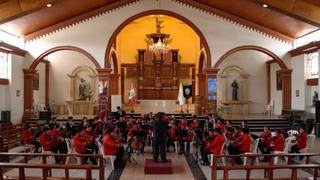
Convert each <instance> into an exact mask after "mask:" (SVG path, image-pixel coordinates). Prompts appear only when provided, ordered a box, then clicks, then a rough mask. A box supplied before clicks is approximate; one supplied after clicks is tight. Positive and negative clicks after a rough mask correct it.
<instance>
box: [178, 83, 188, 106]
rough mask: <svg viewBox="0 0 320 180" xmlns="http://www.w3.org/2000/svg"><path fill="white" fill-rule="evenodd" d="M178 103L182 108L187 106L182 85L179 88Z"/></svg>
mask: <svg viewBox="0 0 320 180" xmlns="http://www.w3.org/2000/svg"><path fill="white" fill-rule="evenodd" d="M178 101H179V104H180V106H182V105H184V104H185V101H186V99H185V98H184V96H183V87H182V83H180V87H179V93H178Z"/></svg>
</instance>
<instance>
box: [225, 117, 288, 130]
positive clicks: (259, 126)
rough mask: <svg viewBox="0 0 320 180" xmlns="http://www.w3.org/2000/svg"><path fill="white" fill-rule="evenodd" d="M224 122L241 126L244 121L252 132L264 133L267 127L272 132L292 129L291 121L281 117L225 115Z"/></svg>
mask: <svg viewBox="0 0 320 180" xmlns="http://www.w3.org/2000/svg"><path fill="white" fill-rule="evenodd" d="M222 118H223V119H224V120H229V121H231V123H232V124H233V126H239V125H240V124H241V122H242V121H247V124H248V126H249V128H250V131H262V130H263V127H265V126H267V127H269V128H270V129H271V130H275V129H283V130H287V129H290V123H289V120H288V119H287V118H285V117H283V116H281V115H266V114H247V115H223V116H222Z"/></svg>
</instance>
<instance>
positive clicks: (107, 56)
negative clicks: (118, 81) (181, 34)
mask: <svg viewBox="0 0 320 180" xmlns="http://www.w3.org/2000/svg"><path fill="white" fill-rule="evenodd" d="M151 14H163V15H167V16H171V17H174V18H177V19H179V20H180V21H183V22H184V23H186V24H187V25H188V26H190V27H191V28H192V29H193V30H194V31H195V33H196V34H197V35H198V36H199V38H200V42H201V44H202V45H203V48H204V49H205V52H206V55H207V58H206V60H207V62H206V64H207V67H211V53H210V49H209V45H208V43H207V41H206V39H205V37H204V35H203V34H202V32H201V31H200V30H199V28H198V27H197V26H196V25H194V24H193V22H191V21H190V20H189V19H187V18H185V17H184V16H182V15H179V14H177V13H175V12H172V11H168V10H162V9H156V10H150V11H144V12H141V13H138V14H136V15H134V16H132V17H130V18H128V19H127V20H125V21H124V22H123V23H122V24H120V26H118V28H117V29H116V30H115V31H114V32H113V34H112V36H111V37H110V39H109V42H108V45H107V49H106V51H105V61H104V62H105V63H104V66H105V68H110V60H111V58H110V57H111V56H110V55H111V49H112V46H113V44H114V42H115V41H116V38H117V36H118V34H119V33H120V32H121V30H122V29H123V28H124V27H125V26H126V25H128V24H129V23H130V22H132V21H134V20H136V19H138V18H140V17H144V16H148V15H151Z"/></svg>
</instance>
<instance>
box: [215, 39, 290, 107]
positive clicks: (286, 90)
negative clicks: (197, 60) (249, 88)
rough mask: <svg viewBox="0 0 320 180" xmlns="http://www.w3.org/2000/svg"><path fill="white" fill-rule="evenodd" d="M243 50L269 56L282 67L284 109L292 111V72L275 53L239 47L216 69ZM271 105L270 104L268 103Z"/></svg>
mask: <svg viewBox="0 0 320 180" xmlns="http://www.w3.org/2000/svg"><path fill="white" fill-rule="evenodd" d="M242 50H256V51H259V52H261V53H264V54H267V55H269V56H270V57H272V59H273V60H275V62H276V63H277V64H278V65H279V66H280V68H281V70H280V71H279V72H280V74H281V75H280V76H281V80H282V108H283V109H290V108H291V73H292V70H291V69H288V67H287V65H286V64H285V63H284V62H283V61H282V60H281V59H280V58H279V57H278V56H277V55H275V54H274V53H273V52H271V51H270V50H268V49H266V48H263V47H260V46H255V45H245V46H239V47H236V48H233V49H231V50H229V51H228V52H226V53H225V54H224V55H222V56H221V58H220V59H219V60H218V61H217V62H216V63H215V65H214V67H213V68H214V69H218V68H219V65H220V64H221V63H222V62H223V61H225V60H226V59H227V57H229V56H230V55H231V54H233V53H236V52H238V51H242ZM268 91H269V92H270V91H271V90H270V86H269V87H268ZM268 103H269V102H268Z"/></svg>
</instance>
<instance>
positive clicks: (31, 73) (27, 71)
mask: <svg viewBox="0 0 320 180" xmlns="http://www.w3.org/2000/svg"><path fill="white" fill-rule="evenodd" d="M36 72H37V70H35V69H23V73H24V76H30V77H33V76H34V74H35V73H36Z"/></svg>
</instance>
